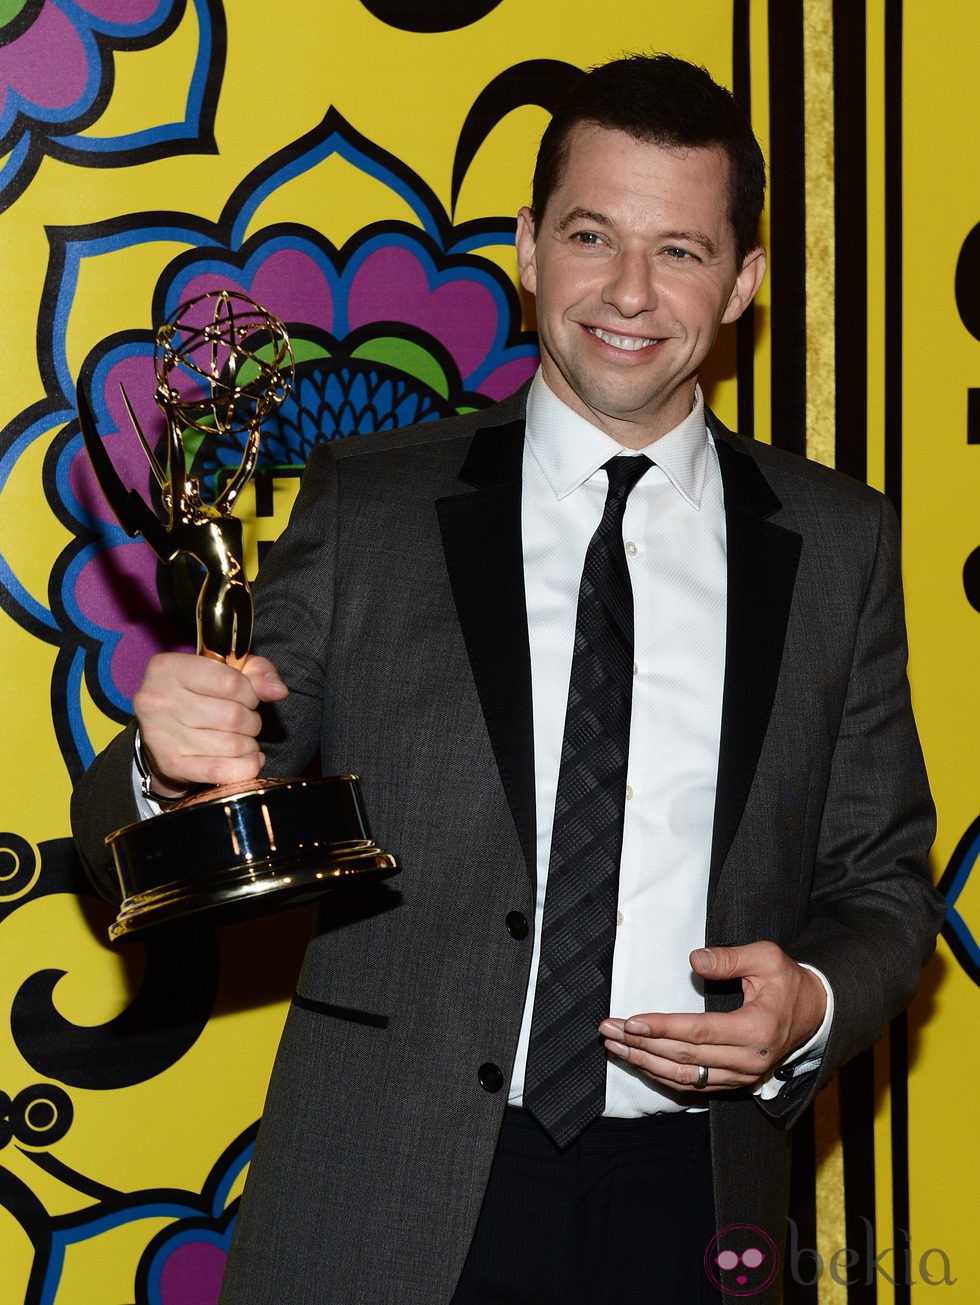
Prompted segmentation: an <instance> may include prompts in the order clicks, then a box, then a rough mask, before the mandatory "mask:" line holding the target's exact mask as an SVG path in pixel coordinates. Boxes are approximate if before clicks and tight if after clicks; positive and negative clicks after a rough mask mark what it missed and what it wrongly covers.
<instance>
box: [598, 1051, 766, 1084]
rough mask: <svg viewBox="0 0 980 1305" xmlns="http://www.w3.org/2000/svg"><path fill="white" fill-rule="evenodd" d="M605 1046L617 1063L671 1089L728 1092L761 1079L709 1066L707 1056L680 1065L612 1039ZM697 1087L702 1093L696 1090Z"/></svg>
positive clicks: (719, 1066) (729, 1068) (756, 1076)
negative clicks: (709, 1089) (721, 1090)
mask: <svg viewBox="0 0 980 1305" xmlns="http://www.w3.org/2000/svg"><path fill="white" fill-rule="evenodd" d="M605 1045H606V1050H607V1051H608V1052H609V1053H610V1055H612V1056H614V1057H615V1058H616V1059H617V1060H618V1061H620V1062H622V1063H626V1064H629V1065H631V1066H633V1068H634V1069H637V1070H639V1071H640V1072H641V1073H642V1074H643V1075H644V1076H645V1077H646V1078H649V1079H652V1080H654V1081H655V1082H657V1083H659V1084H661V1085H662V1086H665V1087H670V1088H673V1089H681V1090H684V1091H688V1090H692V1089H694V1090H703V1089H704V1088H706V1087H709V1086H710V1087H711V1088H714V1089H727V1090H731V1089H734V1088H744V1087H748V1086H750V1085H752V1084H754V1083H755V1082H757V1081H758V1079H759V1077H760V1075H759V1074H753V1073H749V1072H746V1071H743V1070H740V1069H736V1068H733V1067H731V1066H730V1065H713V1064H708V1057H707V1056H705V1057H704V1058H703V1059H702V1060H700V1061H691V1062H685V1063H683V1064H679V1063H678V1062H676V1061H674V1060H671V1059H669V1058H667V1057H664V1056H659V1055H656V1054H655V1053H653V1052H650V1051H646V1050H644V1049H642V1048H639V1047H633V1046H629V1045H627V1044H626V1043H622V1042H616V1041H614V1040H612V1039H609V1040H608V1041H607V1042H606V1044H605ZM702 1067H704V1068H705V1069H707V1071H708V1075H707V1078H706V1079H704V1076H703V1075H702V1073H701V1069H702ZM702 1079H703V1081H702ZM699 1083H701V1089H698V1084H699Z"/></svg>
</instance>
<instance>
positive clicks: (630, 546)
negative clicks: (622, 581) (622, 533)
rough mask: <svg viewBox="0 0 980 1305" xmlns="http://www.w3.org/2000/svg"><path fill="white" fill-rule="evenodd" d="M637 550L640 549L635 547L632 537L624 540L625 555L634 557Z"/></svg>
mask: <svg viewBox="0 0 980 1305" xmlns="http://www.w3.org/2000/svg"><path fill="white" fill-rule="evenodd" d="M639 551H640V550H639V549H638V548H637V546H636V545H635V544H634V543H633V541H632V539H627V541H626V556H627V557H636V555H637V553H638V552H639Z"/></svg>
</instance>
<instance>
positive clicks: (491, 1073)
mask: <svg viewBox="0 0 980 1305" xmlns="http://www.w3.org/2000/svg"><path fill="white" fill-rule="evenodd" d="M476 1076H477V1078H478V1079H479V1080H480V1087H481V1088H483V1090H484V1092H499V1091H500V1089H501V1088H502V1087H503V1086H504V1076H503V1074H502V1073H501V1072H500V1066H499V1065H495V1064H493V1062H492V1061H489V1060H488V1061H487V1063H486V1064H485V1065H481V1066H480V1068H479V1069H478V1070H477V1075H476Z"/></svg>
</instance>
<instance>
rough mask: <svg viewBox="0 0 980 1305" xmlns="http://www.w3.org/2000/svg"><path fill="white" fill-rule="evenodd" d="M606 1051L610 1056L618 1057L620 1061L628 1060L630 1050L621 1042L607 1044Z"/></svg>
mask: <svg viewBox="0 0 980 1305" xmlns="http://www.w3.org/2000/svg"><path fill="white" fill-rule="evenodd" d="M606 1050H607V1051H608V1052H610V1053H611V1054H612V1055H614V1056H618V1057H619V1058H620V1060H627V1059H628V1058H629V1054H630V1049H629V1047H627V1046H625V1045H624V1044H623V1043H622V1042H607V1043H606Z"/></svg>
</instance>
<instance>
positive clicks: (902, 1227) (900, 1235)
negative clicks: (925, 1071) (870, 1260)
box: [888, 1011, 912, 1305]
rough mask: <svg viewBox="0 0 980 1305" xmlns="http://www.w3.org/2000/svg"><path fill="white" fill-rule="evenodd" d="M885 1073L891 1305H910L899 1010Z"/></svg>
mask: <svg viewBox="0 0 980 1305" xmlns="http://www.w3.org/2000/svg"><path fill="white" fill-rule="evenodd" d="M888 1070H889V1074H890V1077H891V1129H892V1136H891V1142H892V1246H893V1247H894V1248H895V1254H894V1257H893V1258H894V1262H895V1267H894V1269H893V1271H892V1272H893V1274H894V1276H895V1278H896V1280H897V1281H896V1283H895V1305H911V1300H912V1289H911V1284H910V1283H909V1277H910V1276H911V1275H908V1274H906V1273H905V1272H904V1269H905V1265H906V1260H905V1250H906V1248H907V1247H908V1246H909V1245H910V1244H911V1236H912V1225H911V1220H910V1217H909V1215H910V1209H909V1021H908V1016H907V1015H906V1014H905V1012H904V1011H903V1012H902V1014H901V1015H896V1016H895V1018H894V1019H893V1020H892V1022H891V1024H890V1025H889V1029H888Z"/></svg>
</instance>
